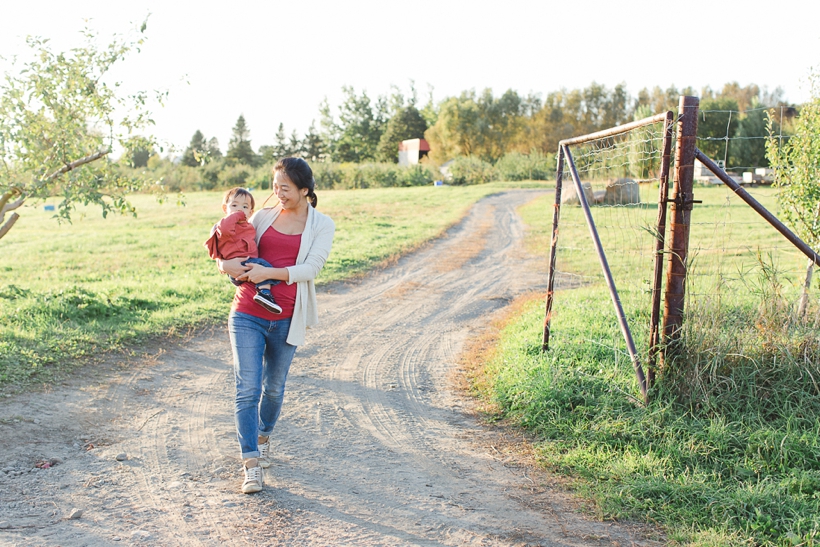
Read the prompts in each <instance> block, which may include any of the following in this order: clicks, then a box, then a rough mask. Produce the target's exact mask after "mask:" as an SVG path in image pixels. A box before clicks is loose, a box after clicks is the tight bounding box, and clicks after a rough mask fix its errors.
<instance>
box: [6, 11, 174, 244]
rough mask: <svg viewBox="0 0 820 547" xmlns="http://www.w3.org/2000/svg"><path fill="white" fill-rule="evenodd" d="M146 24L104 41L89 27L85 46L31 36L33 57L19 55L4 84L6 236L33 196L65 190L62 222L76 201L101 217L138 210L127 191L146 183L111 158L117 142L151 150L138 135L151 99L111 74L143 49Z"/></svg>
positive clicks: (126, 148) (127, 150)
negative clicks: (126, 89)
mask: <svg viewBox="0 0 820 547" xmlns="http://www.w3.org/2000/svg"><path fill="white" fill-rule="evenodd" d="M145 28H146V23H143V24H142V26H141V27H140V28H139V30H138V31H135V33H134V35H133V36H132V38H115V39H114V40H113V41H112V42H111V43H110V44H108V45H107V46H105V47H100V46H99V45H98V42H97V35H96V33H94V32H93V31H91V30H90V29H88V28H86V29H84V30H83V32H82V35H83V37H84V39H85V43H84V45H82V46H81V47H78V48H76V49H72V50H71V51H68V52H59V53H57V52H54V51H52V50H51V48H50V45H49V43H48V40H47V39H43V38H28V40H27V43H28V46H29V48H30V50H31V54H32V55H31V59H30V60H28V61H24V62H23V63H22V67H20V69H19V70H15V69H16V67H17V66H18V65H17V61H16V60H15V61H14V63H13V64H12V72H6V74H5V77H4V82H3V83H2V84H0V238H2V237H3V236H5V235H6V234H7V233H8V232H9V230H11V228H12V227H13V226H14V224H15V222H17V219H18V218H19V215H18V213H17V212H14V211H15V210H16V209H18V208H19V207H20V206H21V205H22V204H23V203H25V202H27V201H29V200H42V199H46V198H48V197H52V196H59V198H60V202H59V203H58V206H57V217H58V219H64V220H70V219H71V213H72V212H73V211H74V208H75V206H76V204H77V203H82V204H94V205H97V206H99V207H100V208H101V209H102V214H103V216H106V215H107V214H108V213H109V212H120V213H133V212H134V208H133V206H132V205H131V204H130V203H129V202H128V201H127V199H126V197H125V196H126V195H127V194H128V193H129V192H131V191H134V190H136V189H138V188H142V187H143V186H144V183H145V181H141V180H138V179H135V178H132V177H131V176H126V175H124V174H123V173H122V172H121V170H119V169H118V168H117V165H116V164H115V163H114V162H111V161H108V160H107V156H108V154H109V153H110V152H111V150H112V148H113V147H114V145H115V144H118V145H119V146H121V147H122V148H123V154H124V157H132V158H133V155H132V154H133V152H134V151H136V150H141V149H142V150H146V149H147V150H150V149H152V147H153V145H154V142H153V139H152V138H151V137H145V136H138V135H139V133H140V132H141V131H142V130H144V129H145V128H146V127H147V126H148V125H150V124H151V123H152V120H151V117H150V116H151V115H150V112H149V111H148V104H149V103H150V99H151V97H150V96H149V94H148V93H147V92H138V93H136V94H133V95H123V94H122V93H121V91H120V89H121V88H120V87H119V82H112V81H110V80H109V78H110V76H109V73H110V71H111V69H112V67H113V66H114V65H115V64H117V63H118V62H121V61H123V60H124V59H125V58H126V57H127V55H128V54H129V53H131V52H132V51H134V50H136V51H139V48H140V46H141V44H142V43H143V41H144V32H145ZM161 95H162V94H159V97H158V98H160V99H161ZM123 113H124V114H123ZM7 215H8V219H7V218H6V216H7Z"/></svg>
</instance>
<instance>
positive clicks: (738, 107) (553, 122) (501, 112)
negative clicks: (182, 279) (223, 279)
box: [131, 82, 796, 188]
mask: <svg viewBox="0 0 820 547" xmlns="http://www.w3.org/2000/svg"><path fill="white" fill-rule="evenodd" d="M342 93H343V99H342V102H341V104H340V105H338V107H336V108H335V109H334V108H333V107H332V106H331V105H330V103H329V102H328V100H327V99H325V100H324V101H323V102H322V104H321V105H320V106H319V124H318V128H317V124H316V122H315V121H314V122H312V123H311V125H310V127H309V129H308V131H307V133H305V134H304V135H302V136H301V137H300V136H299V135H298V133H297V132H296V131H295V130H294V131H292V132H291V133H290V134H288V133H287V132H286V130H285V127H284V125H283V124H281V123H280V124H279V128H278V131H277V132H276V134H275V135H274V142H273V144H265V145H262V146H259V147H258V148H257V149H254V147H253V146H252V144H251V136H250V129H249V126H248V122H247V121H246V119H245V117H244V115H240V116H239V118H238V119H237V121H236V125H235V126H234V128H233V131H232V136H231V139H230V141H229V142H228V146H227V149H226V151H225V153H224V155H223V153H222V151H221V150H220V147H219V143H218V142H217V140H216V138H214V137H212V138H210V139H206V137H205V135H203V134H202V132H201V131H199V130H197V131H196V132H195V133H194V135H193V137H192V138H191V142H190V144H189V145H188V147H187V148H186V149H185V151H184V152H183V154H182V157H181V160H180V161H181V163H182V164H183V165H184V166H187V167H190V168H192V169H195V170H196V171H197V174H196V175H194V174H190V175H187V176H186V177H183V178H189V179H191V180H193V179H196V178H199V179H200V183H199V186H200V187H204V188H208V187H221V186H225V185H228V184H233V183H238V184H249V183H251V184H252V183H258V184H261V185H263V184H264V183H265V181H266V180H268V179H269V174H268V173H267V172H266V171H259V172H258V173H257V170H259V169H261V168H262V167H263V166H270V164H272V163H273V162H275V161H276V160H277V159H279V158H281V157H285V156H299V157H303V158H305V159H307V160H309V161H311V162H314V163H334V164H349V163H350V164H369V163H397V160H398V146H399V143H400V142H401V141H402V140H405V139H413V138H425V139H426V140H427V141H428V142H429V143H430V147H431V153H430V158H429V160H430V163H432V164H434V165H440V164H442V163H444V162H446V161H448V160H452V159H457V158H469V160H466V159H462V160H460V161H459V169H460V170H461V171H464V172H465V173H469V175H465V177H468V176H471V177H474V178H475V177H477V178H479V179H482V180H484V179H486V178H488V177H492V176H501V175H500V174H499V173H500V172H499V171H498V170H493V169H491V168H493V167H494V166H497V165H498V166H499V169H502V172H504V173H507V174H509V173H521V174H522V175H521V176H523V173H526V174H528V175H531V176H538V177H544V178H547V177H548V176H550V175H549V173H548V172H547V171H548V170H546V169H545V168H544V165H547V164H548V163H549V161H551V157H552V156H553V155H554V153H555V152H556V151H557V148H558V142H559V141H560V140H561V139H565V138H568V137H571V136H576V135H582V134H586V133H591V132H594V131H598V130H601V129H605V128H608V127H612V126H615V125H619V124H622V123H625V122H628V121H631V120H633V119H640V118H641V117H646V116H649V115H652V114H655V113H659V112H663V111H666V110H675V109H676V108H677V105H678V101H679V97H680V96H681V95H698V96H699V97H700V98H701V118H700V120H699V131H698V136H699V140H698V146H699V147H700V148H701V149H702V150H703V151H704V152H705V153H706V154H707V155H709V156H711V157H713V158H715V159H720V160H724V159H725V160H726V163H727V166H728V167H732V166H743V167H746V168H749V167H756V166H765V165H767V159H766V151H765V142H766V139H765V137H766V136H767V127H766V113H767V110H768V109H769V108H773V109H774V118H773V125H772V127H773V129H774V130H775V131H780V132H782V131H783V128H782V127H781V123H782V122H783V121H784V120H786V121H788V120H790V119H791V118H792V117H794V115H795V114H796V109H795V108H794V107H793V106H792V105H788V104H786V103H785V101H784V99H783V93H782V90H780V89H779V88H778V89H776V90H775V91H773V92H767V91H765V90H761V88H760V87H759V86H757V85H755V84H750V85H747V86H745V87H744V86H740V85H739V84H738V83H736V82H732V83H728V84H726V85H724V86H723V88H722V89H721V90H720V91H715V90H713V89H711V88H708V87H707V88H704V89H702V90H700V93H697V92H696V91H695V90H694V89H692V88H691V87H686V88H683V89H678V88H676V87H675V86H671V87H669V88H667V89H662V88H660V87H655V88H653V89H651V90H650V89H642V90H640V91H639V92H638V93H637V95H636V96H631V95H630V94H629V93H628V91H627V90H626V86H625V85H624V84H619V85H616V86H615V87H614V88H611V89H610V88H607V87H606V86H604V85H601V84H597V83H595V82H593V83H592V84H590V85H589V86H588V87H586V88H584V89H573V90H566V89H561V90H558V91H553V92H551V93H548V94H546V95H545V96H542V95H539V94H532V93H531V94H528V95H521V94H519V93H518V92H516V91H514V90H507V91H506V92H504V93H503V94H501V95H500V96H496V95H494V94H493V93H492V91H491V90H489V89H487V90H484V91H482V92H480V93H478V92H476V91H474V90H470V91H464V92H462V93H461V94H460V95H458V96H452V97H446V98H444V99H443V100H441V101H438V102H437V103H436V102H434V101H433V99H432V90H431V92H430V97H429V99H428V100H427V102H426V104H425V105H424V106H420V105H419V101H418V96H417V92H416V89H415V88H414V87H413V85H412V83H411V85H410V92H409V94H408V95H407V96H405V94H404V93H402V91H401V90H400V89H398V88H397V87H395V86H394V87H392V88H391V92H390V93H389V94H388V95H380V96H377V97H376V98H375V99H371V97H370V96H369V95H368V94H367V92H366V91H361V92H357V91H356V90H355V89H354V88H353V87H348V86H345V87H343V88H342ZM781 118H783V119H781ZM137 152H140V151H137ZM137 152H135V153H134V154H133V156H132V162H131V163H132V165H133V166H134V167H138V168H139V167H153V168H158V167H160V166H159V164H160V163H161V162H162V161H163V160H159V159H157V157H156V156H155V157H154V161H152V162H149V158H150V157H151V151H142V153H141V154H138V153H137ZM533 154H536V155H537V157H536V156H533ZM531 156H532V159H530V157H531ZM502 160H503V161H502ZM499 162H501V163H500V165H499ZM149 163H152V164H153V165H149ZM488 165H489V167H488ZM345 169H346V170H347V171H350V169H351V168H345ZM165 170H166V171H167V178H168V179H169V180H170V179H174V178H176V179H179V178H180V176H179V175H178V174H177V175H176V176H174V175H172V173H171V171H172V170H171V169H170V168H167V167H166V168H165ZM457 170H458V169H457ZM325 171H327V172H328V173H330V172H333V173H335V175H333V176H332V177H330V176H329V177H330V178H329V179H328V180H333V181H337V182H338V180H340V179H339V176H338V174H339V173H341V172H342V171H345V170H344V169H343V170H340V169H337V168H332V169H331V168H328V169H325ZM365 171H368V172H374V173H375V172H378V173H394V171H393V170H391V169H370V170H365ZM429 171H430V173H431V174H430V177H432V178H435V177H436V176H437V174H435V170H429ZM385 176H387V175H385ZM505 176H507V175H505ZM350 177H352V178H351V180H353V179H356V180H358V178H357V177H359V175H355V176H354V175H350ZM350 177H349V178H350ZM387 178H388V179H390V180H393V179H395V178H396V176H395V175H393V174H391V175H389V177H387ZM399 178H400V179H402V177H399ZM422 178H423V177H422ZM407 180H413V181H416V180H420V178H419V176H417V175H413V176H411V177H409V178H408V179H407ZM465 180H466V179H465ZM351 184H352V183H351ZM355 184H356V185H358V184H359V183H358V182H357V183H355ZM183 186H188V184H183ZM357 187H358V186H357Z"/></svg>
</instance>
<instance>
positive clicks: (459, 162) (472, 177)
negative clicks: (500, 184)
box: [447, 156, 498, 185]
mask: <svg viewBox="0 0 820 547" xmlns="http://www.w3.org/2000/svg"><path fill="white" fill-rule="evenodd" d="M447 172H448V174H449V176H448V179H449V182H450V183H451V184H455V185H467V184H484V183H486V182H490V181H493V180H496V179H498V175H497V173H496V170H495V168H494V167H493V166H492V164H490V163H487V162H486V161H483V160H481V159H479V158H477V157H475V156H467V157H461V158H456V159H455V160H453V163H451V164H450V166H449V167H448V168H447Z"/></svg>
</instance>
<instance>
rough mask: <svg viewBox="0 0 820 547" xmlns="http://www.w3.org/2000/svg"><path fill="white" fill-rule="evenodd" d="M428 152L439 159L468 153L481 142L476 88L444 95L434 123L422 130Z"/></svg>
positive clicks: (476, 150) (441, 160)
mask: <svg viewBox="0 0 820 547" xmlns="http://www.w3.org/2000/svg"><path fill="white" fill-rule="evenodd" d="M424 136H425V139H426V140H427V142H429V143H430V155H431V156H432V157H433V159H435V160H436V161H439V162H445V161H447V160H449V159H453V158H456V157H459V156H471V155H473V153H477V152H478V151H479V149H480V147H481V145H482V142H481V141H482V134H481V113H480V109H479V107H478V103H477V102H476V101H475V92H463V93H462V94H461V95H460V96H459V97H450V98H448V99H445V100H444V101H443V102H442V103H441V104H440V105H439V109H438V119H437V120H436V123H435V125H433V126H432V127H431V128H429V129H428V130H427V131H426V132H425V133H424Z"/></svg>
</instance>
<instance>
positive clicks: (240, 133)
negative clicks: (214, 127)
mask: <svg viewBox="0 0 820 547" xmlns="http://www.w3.org/2000/svg"><path fill="white" fill-rule="evenodd" d="M227 158H228V159H229V160H231V161H234V162H236V163H241V164H243V165H250V166H255V165H256V164H257V163H258V162H259V158H258V156H257V155H256V153H255V152H254V151H253V147H251V132H250V129H248V126H247V124H246V123H245V116H243V115H241V114H240V116H239V118H238V119H237V120H236V125H235V126H234V128H233V136H231V140H230V142H229V143H228V154H227Z"/></svg>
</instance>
